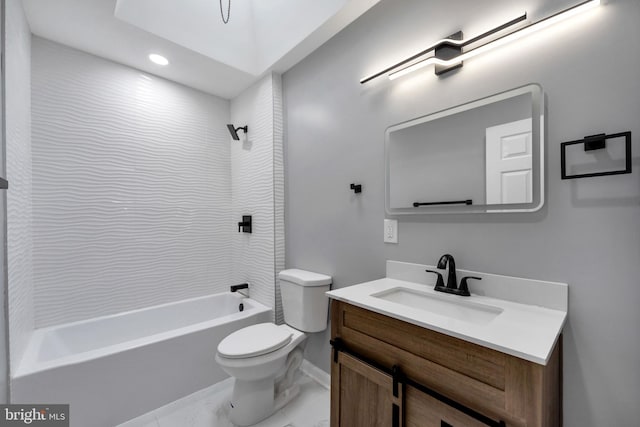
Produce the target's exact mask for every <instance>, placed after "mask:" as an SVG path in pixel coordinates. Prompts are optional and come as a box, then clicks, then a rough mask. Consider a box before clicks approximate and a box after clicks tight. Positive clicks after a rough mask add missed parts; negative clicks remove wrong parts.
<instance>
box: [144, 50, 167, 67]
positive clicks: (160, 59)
mask: <svg viewBox="0 0 640 427" xmlns="http://www.w3.org/2000/svg"><path fill="white" fill-rule="evenodd" d="M149 61H151V62H153V63H154V64H158V65H162V66H165V65H169V60H168V59H167V58H165V57H164V56H162V55H158V54H157V53H152V54H150V55H149Z"/></svg>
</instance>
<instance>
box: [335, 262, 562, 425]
mask: <svg viewBox="0 0 640 427" xmlns="http://www.w3.org/2000/svg"><path fill="white" fill-rule="evenodd" d="M427 269H429V270H434V269H435V267H433V266H427V265H420V264H410V263H403V262H397V261H388V262H387V274H386V276H387V277H385V278H383V279H380V280H374V281H371V282H366V283H362V284H359V285H354V286H349V287H346V288H342V289H338V290H334V291H330V292H328V295H329V297H330V298H331V299H332V303H331V343H332V347H333V349H332V355H331V357H332V363H331V426H332V427H358V426H362V427H372V426H393V427H396V426H397V427H402V426H407V427H411V426H415V427H418V426H419V427H484V426H514V427H515V426H517V427H525V426H526V427H533V426H536V427H543V426H545V427H557V426H561V425H562V336H561V333H562V328H563V326H564V324H565V322H566V318H567V303H568V287H567V285H566V284H563V283H554V282H544V281H537V280H529V279H521V278H514V277H506V276H499V275H493V274H485V273H479V272H470V271H465V270H458V275H459V276H460V277H463V276H474V277H479V278H480V279H481V280H480V281H469V290H470V293H471V296H468V297H465V296H459V295H451V294H446V293H442V292H435V291H434V289H433V288H434V285H435V283H436V280H435V279H436V277H435V276H434V275H433V274H430V273H427V272H426V271H425V270H427Z"/></svg>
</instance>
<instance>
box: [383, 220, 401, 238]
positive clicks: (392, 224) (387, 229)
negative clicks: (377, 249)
mask: <svg viewBox="0 0 640 427" xmlns="http://www.w3.org/2000/svg"><path fill="white" fill-rule="evenodd" d="M384 242H385V243H398V220H397V219H385V220H384Z"/></svg>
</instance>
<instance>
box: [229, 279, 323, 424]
mask: <svg viewBox="0 0 640 427" xmlns="http://www.w3.org/2000/svg"><path fill="white" fill-rule="evenodd" d="M278 277H279V278H280V294H281V296H282V309H283V311H284V321H285V322H286V324H284V325H276V324H274V323H260V324H257V325H252V326H248V327H246V328H243V329H240V330H239V331H236V332H234V333H232V334H230V335H229V336H227V337H226V338H225V339H223V340H222V341H221V342H220V344H219V345H218V353H217V354H216V361H217V362H218V363H219V364H220V366H221V367H222V369H224V371H225V372H227V373H228V374H229V375H231V376H232V377H234V378H235V383H234V385H233V395H232V397H231V402H230V407H231V410H230V418H231V422H232V423H234V424H235V425H238V426H250V425H253V424H255V423H257V422H259V421H261V420H263V419H265V418H267V417H268V416H270V415H271V414H273V413H274V412H275V411H277V410H278V409H280V408H282V407H283V406H284V405H286V404H287V403H289V401H290V400H291V399H292V398H294V397H295V396H296V395H297V394H298V391H299V390H298V387H297V386H295V385H294V384H293V380H294V376H295V374H296V371H297V370H298V368H299V367H300V364H301V363H302V358H303V343H304V340H305V338H306V335H305V334H304V333H305V332H320V331H323V330H325V329H326V328H327V317H328V311H329V310H328V309H329V299H328V298H327V296H326V295H325V292H327V291H328V290H329V288H330V286H331V277H330V276H326V275H324V274H318V273H312V272H310V271H304V270H298V269H290V270H282V271H281V272H280V274H279V275H278Z"/></svg>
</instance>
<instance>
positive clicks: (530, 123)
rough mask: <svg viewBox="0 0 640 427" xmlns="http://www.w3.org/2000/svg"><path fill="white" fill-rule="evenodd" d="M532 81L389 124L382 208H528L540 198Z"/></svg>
mask: <svg viewBox="0 0 640 427" xmlns="http://www.w3.org/2000/svg"><path fill="white" fill-rule="evenodd" d="M543 111H544V108H543V93H542V88H541V87H540V86H539V85H536V84H530V85H527V86H524V87H520V88H516V89H512V90H509V91H507V92H502V93H499V94H496V95H492V96H489V97H486V98H482V99H479V100H476V101H472V102H469V103H466V104H463V105H459V106H457V107H453V108H449V109H446V110H444V111H439V112H437V113H433V114H429V115H427V116H423V117H418V118H416V119H413V120H409V121H407V122H403V123H399V124H396V125H393V126H390V127H389V128H387V131H386V134H385V165H386V195H385V204H386V206H385V207H386V211H387V213H388V214H390V215H398V214H433V213H435V214H442V213H498V212H532V211H536V210H538V209H540V208H541V207H542V205H543V204H544V161H543V158H544V156H543V154H544V141H543V134H544V132H543V130H544V115H543Z"/></svg>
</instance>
